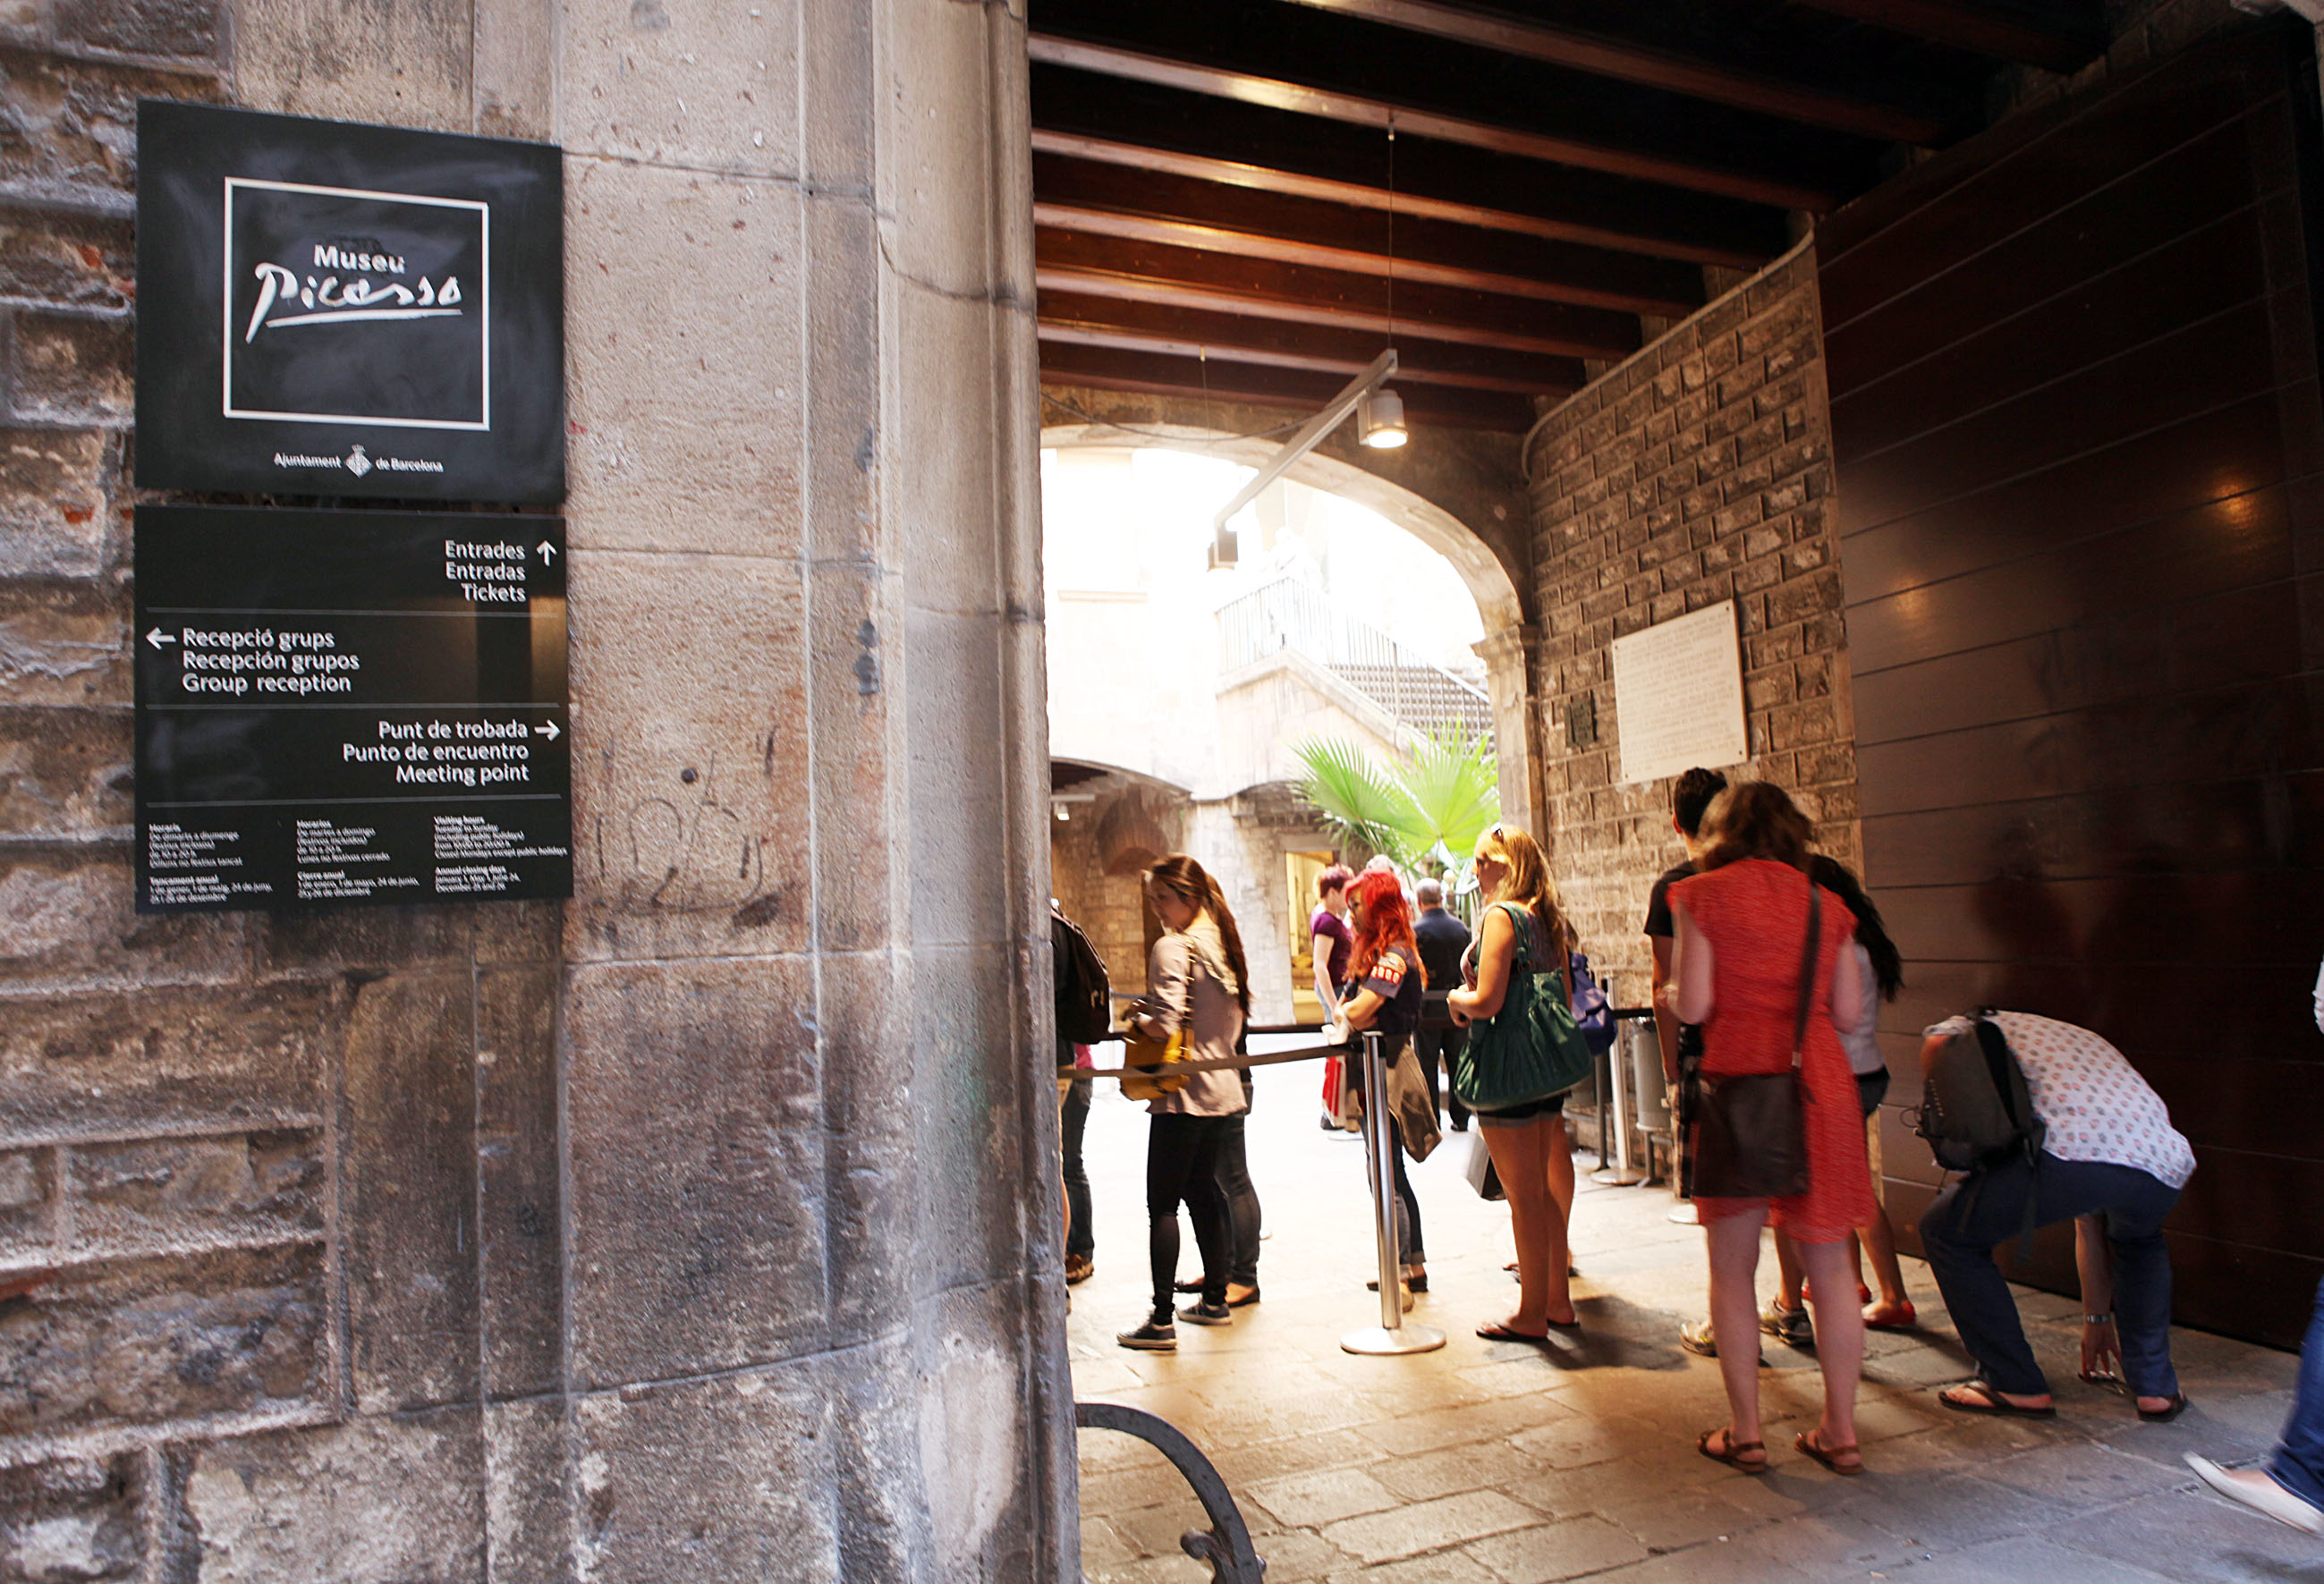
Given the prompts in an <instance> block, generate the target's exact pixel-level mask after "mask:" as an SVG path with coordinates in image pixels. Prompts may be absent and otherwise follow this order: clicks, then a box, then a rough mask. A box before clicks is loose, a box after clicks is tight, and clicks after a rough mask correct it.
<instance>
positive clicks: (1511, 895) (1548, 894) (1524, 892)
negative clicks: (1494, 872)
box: [1477, 824, 1574, 950]
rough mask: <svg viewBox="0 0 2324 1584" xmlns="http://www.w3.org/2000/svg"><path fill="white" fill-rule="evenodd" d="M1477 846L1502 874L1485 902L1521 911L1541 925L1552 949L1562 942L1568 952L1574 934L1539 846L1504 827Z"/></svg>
mask: <svg viewBox="0 0 2324 1584" xmlns="http://www.w3.org/2000/svg"><path fill="white" fill-rule="evenodd" d="M1477 844H1478V846H1479V847H1480V849H1482V850H1483V852H1485V854H1486V855H1487V856H1488V857H1489V858H1491V859H1492V860H1493V861H1494V862H1496V863H1499V864H1501V865H1503V866H1504V870H1505V872H1504V873H1503V874H1502V876H1501V883H1500V884H1499V885H1498V886H1496V887H1494V888H1493V894H1492V896H1491V897H1490V898H1488V899H1489V900H1490V901H1494V902H1509V903H1514V904H1515V905H1516V906H1517V907H1523V908H1524V909H1525V910H1526V912H1528V913H1530V914H1532V915H1533V916H1534V917H1535V918H1536V919H1538V920H1539V921H1540V923H1541V926H1542V928H1543V930H1545V932H1546V933H1547V934H1548V935H1549V939H1550V944H1552V945H1553V946H1554V945H1556V944H1557V943H1558V942H1559V941H1560V940H1563V942H1564V943H1565V945H1566V947H1567V948H1568V949H1569V950H1570V949H1571V948H1572V945H1573V944H1574V941H1573V933H1572V928H1571V926H1568V925H1567V923H1566V921H1565V910H1564V909H1563V908H1562V907H1559V906H1558V903H1557V882H1556V881H1555V880H1554V879H1550V878H1549V860H1548V859H1547V858H1545V857H1544V856H1543V855H1542V851H1541V843H1538V842H1536V841H1535V840H1534V839H1533V837H1532V836H1531V835H1530V834H1529V833H1526V831H1525V830H1524V829H1523V828H1522V827H1520V826H1517V825H1506V824H1505V825H1495V826H1494V827H1493V828H1492V829H1491V830H1489V831H1488V832H1486V833H1484V835H1483V836H1482V837H1480V838H1479V840H1478V843H1477Z"/></svg>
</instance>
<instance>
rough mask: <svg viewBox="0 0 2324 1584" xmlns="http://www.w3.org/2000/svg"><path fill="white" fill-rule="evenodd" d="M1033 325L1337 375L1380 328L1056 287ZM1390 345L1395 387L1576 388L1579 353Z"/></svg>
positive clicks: (1408, 339)
mask: <svg viewBox="0 0 2324 1584" xmlns="http://www.w3.org/2000/svg"><path fill="white" fill-rule="evenodd" d="M1041 334H1042V335H1043V336H1045V337H1050V338H1053V339H1056V340H1060V341H1074V342H1078V343H1080V344H1082V345H1091V346H1130V347H1137V348H1139V349H1142V350H1146V351H1153V352H1170V353H1175V354H1176V355H1180V356H1185V357H1203V356H1217V357H1224V358H1228V359H1231V360H1233V361H1236V362H1241V363H1255V364H1270V365H1272V366H1275V367H1279V368H1309V369H1324V370H1330V371H1333V372H1337V373H1342V374H1352V373H1357V372H1358V371H1360V370H1361V369H1362V368H1363V367H1364V365H1365V364H1369V362H1371V360H1372V358H1373V357H1374V356H1375V355H1377V354H1378V353H1379V349H1380V337H1379V336H1377V335H1375V334H1373V333H1371V332H1370V331H1369V330H1366V329H1346V328H1339V327H1328V326H1310V325H1304V324H1300V323H1297V322H1296V321H1293V320H1289V319H1268V318H1255V317H1253V316H1251V315H1249V314H1241V313H1233V312H1229V311H1226V310H1224V309H1209V308H1202V307H1197V306H1194V305H1190V304H1185V303H1175V302H1167V301H1156V300H1154V299H1133V298H1114V297H1102V296H1097V295H1094V294H1092V293H1086V292H1075V291H1069V290H1062V289H1061V290H1054V291H1047V290H1045V291H1044V292H1042V294H1041ZM1396 350H1397V384H1398V385H1399V386H1404V385H1409V384H1430V385H1458V386H1462V387H1463V388H1465V389H1468V390H1472V391H1508V392H1512V393H1514V394H1517V395H1528V394H1533V393H1535V392H1558V393H1563V392H1566V391H1577V390H1580V389H1581V388H1582V361H1581V360H1580V359H1579V358H1573V357H1559V356H1554V355H1550V354H1546V353H1538V352H1527V351H1522V350H1518V349H1515V348H1511V347H1508V346H1506V345H1476V344H1474V343H1467V344H1464V343H1461V342H1452V341H1434V340H1430V339H1427V338H1425V337H1424V336H1415V335H1404V336H1397V341H1396Z"/></svg>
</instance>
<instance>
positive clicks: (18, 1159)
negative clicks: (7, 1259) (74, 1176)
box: [0, 1149, 58, 1257]
mask: <svg viewBox="0 0 2324 1584" xmlns="http://www.w3.org/2000/svg"><path fill="white" fill-rule="evenodd" d="M57 1202H58V1201H57V1161H56V1151H54V1150H52V1149H11V1150H5V1151H0V1248H8V1249H11V1250H13V1251H14V1252H15V1253H17V1254H18V1255H19V1256H20V1257H21V1256H22V1255H23V1254H24V1253H26V1252H29V1251H31V1250H32V1248H35V1247H36V1246H38V1245H42V1244H46V1243H51V1242H52V1241H53V1240H54V1238H55V1235H56V1220H57V1214H56V1211H57Z"/></svg>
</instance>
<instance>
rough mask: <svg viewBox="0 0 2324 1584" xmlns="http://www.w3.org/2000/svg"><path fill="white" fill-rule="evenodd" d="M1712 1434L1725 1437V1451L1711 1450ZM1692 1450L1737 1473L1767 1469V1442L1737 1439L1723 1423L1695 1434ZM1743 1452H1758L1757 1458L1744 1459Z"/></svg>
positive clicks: (1757, 1472) (1762, 1472)
mask: <svg viewBox="0 0 2324 1584" xmlns="http://www.w3.org/2000/svg"><path fill="white" fill-rule="evenodd" d="M1714 1435H1724V1436H1726V1437H1727V1450H1725V1451H1723V1452H1714V1451H1712V1450H1711V1437H1712V1436H1714ZM1694 1450H1696V1451H1698V1452H1701V1454H1702V1455H1703V1456H1704V1457H1706V1458H1708V1459H1710V1460H1711V1461H1712V1462H1714V1463H1724V1464H1726V1465H1727V1466H1728V1467H1729V1469H1734V1470H1735V1471H1736V1472H1737V1473H1738V1474H1765V1473H1766V1471H1767V1467H1768V1465H1767V1443H1766V1441H1737V1440H1736V1439H1735V1432H1733V1431H1731V1430H1729V1429H1727V1428H1726V1427H1725V1426H1724V1425H1721V1426H1720V1428H1719V1429H1717V1430H1706V1431H1704V1432H1702V1433H1701V1435H1699V1436H1697V1437H1696V1438H1695V1441H1694ZM1745 1452H1757V1453H1758V1454H1759V1456H1758V1460H1757V1461H1756V1462H1755V1461H1752V1460H1748V1459H1746V1458H1745V1457H1744V1456H1743V1454H1744V1453H1745Z"/></svg>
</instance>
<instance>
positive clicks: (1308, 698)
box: [1043, 426, 1534, 1025]
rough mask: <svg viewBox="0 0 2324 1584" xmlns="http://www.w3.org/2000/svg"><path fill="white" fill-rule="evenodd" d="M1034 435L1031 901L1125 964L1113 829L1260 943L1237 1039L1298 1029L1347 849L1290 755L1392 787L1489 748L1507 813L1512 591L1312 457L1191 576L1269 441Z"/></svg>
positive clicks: (1514, 797)
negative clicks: (1455, 748)
mask: <svg viewBox="0 0 2324 1584" xmlns="http://www.w3.org/2000/svg"><path fill="white" fill-rule="evenodd" d="M1044 440H1045V442H1047V444H1045V446H1044V465H1043V475H1044V496H1045V502H1046V506H1045V511H1046V512H1047V517H1048V519H1049V521H1048V523H1047V527H1046V528H1045V533H1044V540H1045V547H1046V549H1045V559H1046V561H1047V568H1046V573H1045V587H1046V594H1047V643H1048V647H1049V665H1048V668H1047V677H1048V683H1049V687H1050V695H1049V700H1048V715H1049V722H1050V732H1051V737H1050V745H1049V750H1050V763H1051V778H1052V787H1051V792H1052V814H1053V815H1054V819H1055V823H1054V824H1053V825H1052V827H1051V837H1052V841H1051V854H1052V864H1053V876H1052V884H1051V890H1052V893H1053V895H1055V896H1056V898H1057V899H1058V901H1059V903H1060V904H1061V905H1062V906H1064V907H1065V909H1066V911H1067V913H1068V915H1069V916H1074V917H1075V918H1077V919H1078V920H1079V922H1081V923H1082V925H1083V926H1084V929H1085V930H1088V931H1090V932H1091V935H1092V938H1093V943H1095V944H1098V946H1099V949H1100V952H1101V953H1102V955H1105V956H1106V957H1107V959H1108V961H1109V962H1114V961H1120V962H1135V961H1137V960H1138V958H1139V953H1140V950H1141V945H1142V943H1141V941H1140V939H1139V934H1140V932H1139V930H1138V929H1137V927H1136V925H1137V920H1136V913H1137V893H1136V887H1135V884H1134V881H1133V880H1130V879H1124V877H1123V875H1122V874H1121V872H1120V871H1119V870H1117V869H1116V868H1115V867H1114V866H1113V865H1112V864H1111V862H1110V859H1111V854H1112V852H1114V850H1115V849H1116V848H1119V847H1120V845H1121V843H1120V841H1118V840H1112V839H1101V834H1102V833H1110V832H1111V831H1112V830H1113V828H1114V827H1116V826H1119V825H1120V824H1123V822H1124V821H1125V820H1128V821H1132V822H1135V823H1136V824H1138V825H1139V827H1140V828H1141V829H1143V830H1145V831H1146V832H1148V836H1149V838H1150V839H1149V841H1148V845H1158V846H1159V847H1161V848H1162V849H1164V850H1168V849H1176V850H1182V851H1186V852H1193V853H1194V855H1195V856H1197V857H1198V858H1200V859H1202V860H1203V862H1204V863H1205V865H1206V866H1209V867H1211V868H1212V869H1213V873H1214V874H1215V876H1216V878H1217V879H1219V881H1220V883H1221V884H1222V886H1223V887H1224V888H1225V889H1226V891H1227V896H1228V899H1229V902H1230V905H1231V907H1232V908H1233V910H1234V912H1235V914H1236V916H1237V917H1238V918H1239V919H1241V920H1242V921H1243V928H1244V932H1245V935H1246V939H1247V941H1248V942H1250V944H1253V945H1254V947H1256V946H1257V945H1258V944H1259V943H1260V942H1266V943H1268V950H1265V951H1260V950H1257V949H1254V950H1253V952H1252V960H1251V973H1252V990H1253V993H1254V997H1255V1000H1254V1005H1253V1014H1254V1018H1255V1020H1256V1021H1257V1022H1259V1023H1260V1024H1262V1025H1269V1024H1285V1023H1305V1022H1308V1021H1311V1020H1313V1019H1314V1018H1316V1017H1317V1016H1319V1015H1320V1014H1321V1008H1320V1006H1319V1005H1317V1004H1316V1003H1315V1000H1314V996H1313V995H1312V994H1311V993H1310V992H1309V989H1308V987H1309V986H1310V985H1311V984H1312V978H1311V977H1310V974H1309V972H1308V969H1307V967H1306V965H1305V962H1304V955H1303V954H1304V953H1305V951H1306V950H1307V945H1308V940H1309V934H1310V932H1309V929H1308V927H1307V916H1308V913H1309V911H1310V910H1312V908H1313V907H1314V876H1315V875H1316V874H1317V873H1318V872H1320V871H1321V870H1322V869H1323V868H1324V867H1326V866H1327V865H1328V864H1330V863H1331V862H1333V861H1335V860H1336V859H1337V857H1338V856H1340V851H1341V849H1342V847H1343V845H1344V843H1343V842H1342V839H1341V838H1339V837H1336V836H1333V834H1331V833H1330V831H1329V830H1328V829H1327V827H1326V825H1325V824H1324V823H1323V822H1320V821H1319V820H1318V819H1317V818H1316V816H1315V814H1314V809H1313V808H1312V807H1311V806H1308V805H1307V804H1306V803H1305V801H1304V800H1303V799H1302V798H1301V797H1299V796H1298V795H1297V794H1296V791H1295V789H1294V788H1295V785H1296V782H1297V781H1298V779H1299V778H1300V777H1301V776H1302V774H1303V773H1304V766H1303V764H1302V761H1301V760H1300V758H1299V755H1298V751H1297V748H1298V745H1299V743H1301V742H1302V741H1306V740H1308V739H1311V738H1322V739H1326V740H1329V741H1334V742H1337V743H1343V744H1346V745H1348V746H1350V747H1351V748H1352V749H1353V750H1354V751H1356V752H1357V753H1358V754H1359V755H1360V756H1361V758H1362V759H1363V760H1365V761H1367V762H1369V763H1370V764H1372V765H1374V766H1377V767H1390V766H1401V765H1404V764H1406V762H1408V761H1409V760H1410V756H1411V755H1412V754H1413V753H1414V752H1415V751H1417V750H1420V749H1422V748H1424V747H1425V740H1427V739H1430V738H1433V737H1435V736H1436V735H1438V734H1440V733H1442V732H1444V731H1445V730H1447V729H1448V728H1451V729H1454V730H1457V731H1458V732H1460V733H1461V734H1462V737H1463V738H1465V739H1466V740H1469V741H1479V740H1482V741H1488V742H1489V743H1490V744H1491V745H1492V747H1491V751H1489V754H1488V756H1487V762H1488V765H1489V769H1488V775H1489V778H1490V779H1491V780H1492V781H1493V782H1495V783H1498V784H1499V787H1500V788H1501V789H1502V805H1503V807H1504V808H1509V809H1514V810H1517V811H1521V812H1518V813H1517V814H1516V815H1515V816H1514V817H1518V818H1523V817H1526V815H1527V814H1528V813H1529V812H1530V804H1529V800H1528V798H1527V797H1526V788H1528V787H1530V786H1531V785H1532V782H1533V774H1534V765H1533V758H1532V753H1531V748H1532V744H1531V741H1530V735H1529V733H1528V732H1526V730H1525V729H1524V723H1525V720H1526V715H1527V714H1528V713H1529V712H1527V711H1526V709H1525V707H1524V705H1523V700H1524V698H1525V697H1526V694H1527V689H1526V686H1525V682H1526V677H1525V668H1524V664H1523V654H1524V649H1523V646H1522V644H1521V643H1519V642H1512V641H1510V638H1509V635H1510V634H1511V633H1512V632H1513V631H1516V632H1517V633H1518V634H1519V635H1520V636H1521V634H1522V629H1521V626H1520V622H1519V618H1520V616H1521V611H1520V607H1519V602H1518V593H1517V589H1518V583H1517V579H1516V578H1515V577H1513V576H1511V573H1510V569H1509V568H1508V566H1507V565H1506V564H1505V561H1504V559H1503V557H1501V556H1500V555H1498V554H1496V552H1495V550H1494V549H1493V548H1491V547H1489V545H1487V544H1486V543H1485V542H1484V541H1483V540H1481V539H1480V538H1479V537H1478V536H1477V535H1476V534H1474V533H1472V532H1471V530H1469V528H1468V527H1467V525H1465V524H1464V523H1463V522H1462V520H1460V519H1459V518H1458V517H1456V516H1455V515H1454V514H1453V513H1452V512H1451V511H1447V510H1446V509H1445V508H1444V507H1443V506H1442V505H1441V504H1439V503H1437V502H1434V501H1431V500H1429V499H1427V498H1425V496H1422V495H1420V494H1419V493H1416V492H1415V491H1412V490H1410V489H1407V488H1405V487H1403V486H1402V485H1400V484H1398V483H1396V482H1395V481H1393V480H1389V479H1386V478H1382V477H1380V476H1379V475H1377V474H1372V473H1369V472H1368V471H1366V470H1365V469H1364V468H1362V467H1360V466H1358V465H1352V464H1351V463H1350V462H1348V461H1346V460H1343V459H1341V458H1338V457H1333V456H1309V457H1307V458H1305V459H1303V461H1302V463H1301V464H1300V465H1297V466H1296V468H1295V469H1294V470H1293V471H1292V472H1291V474H1289V475H1288V476H1287V477H1286V480H1285V481H1284V482H1283V483H1281V484H1280V485H1278V486H1277V487H1275V488H1272V489H1270V490H1269V491H1268V493H1265V494H1262V495H1261V496H1260V498H1259V500H1258V501H1257V502H1254V503H1253V507H1252V509H1251V512H1250V517H1249V518H1248V519H1246V520H1241V521H1239V524H1238V526H1239V527H1241V528H1243V530H1244V531H1243V533H1242V535H1241V555H1240V564H1239V565H1238V566H1236V567H1235V568H1233V569H1232V570H1226V569H1222V568H1215V567H1211V566H1208V564H1207V556H1206V551H1207V547H1208V545H1209V542H1210V528H1209V524H1210V522H1211V520H1212V517H1213V512H1214V511H1215V509H1216V507H1217V506H1218V505H1219V504H1221V503H1222V502H1225V501H1226V500H1228V499H1229V498H1231V496H1232V495H1233V493H1235V490H1236V488H1237V486H1238V485H1239V484H1240V482H1241V481H1242V480H1243V479H1245V478H1247V477H1248V476H1249V474H1248V472H1247V471H1246V469H1247V468H1248V467H1250V466H1251V465H1256V464H1259V463H1262V462H1264V461H1266V460H1268V457H1269V456H1270V455H1271V453H1272V450H1273V447H1272V446H1271V445H1269V444H1268V441H1267V440H1266V439H1264V438H1263V437H1261V438H1253V437H1232V436H1228V437H1220V436H1217V435H1215V434H1213V433H1211V432H1209V431H1205V430H1201V429H1194V428H1177V429H1168V428H1159V427H1149V426H1139V427H1137V428H1109V427H1104V426H1074V427H1070V428H1058V429H1052V430H1050V431H1048V432H1047V433H1046V434H1045V435H1044ZM1174 441H1176V442H1178V443H1177V444H1173V443H1172V442H1174ZM1448 552H1449V553H1448ZM1495 639H1499V640H1500V641H1499V642H1494V641H1492V640H1495ZM1497 699H1498V700H1505V701H1511V707H1508V708H1507V709H1501V708H1497V707H1496V704H1497ZM1454 840H1455V841H1456V842H1462V843H1465V841H1466V840H1467V838H1466V837H1465V836H1462V837H1456V838H1454ZM1369 856H1370V849H1369V847H1364V848H1361V849H1360V851H1356V852H1353V854H1352V857H1353V861H1356V862H1359V863H1360V862H1361V861H1364V859H1365V858H1367V857H1369ZM1415 872H1416V874H1417V873H1419V872H1421V871H1418V870H1416V871H1415ZM1277 946H1279V947H1281V948H1283V949H1280V950H1278V949H1275V948H1276V947H1277Z"/></svg>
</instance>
